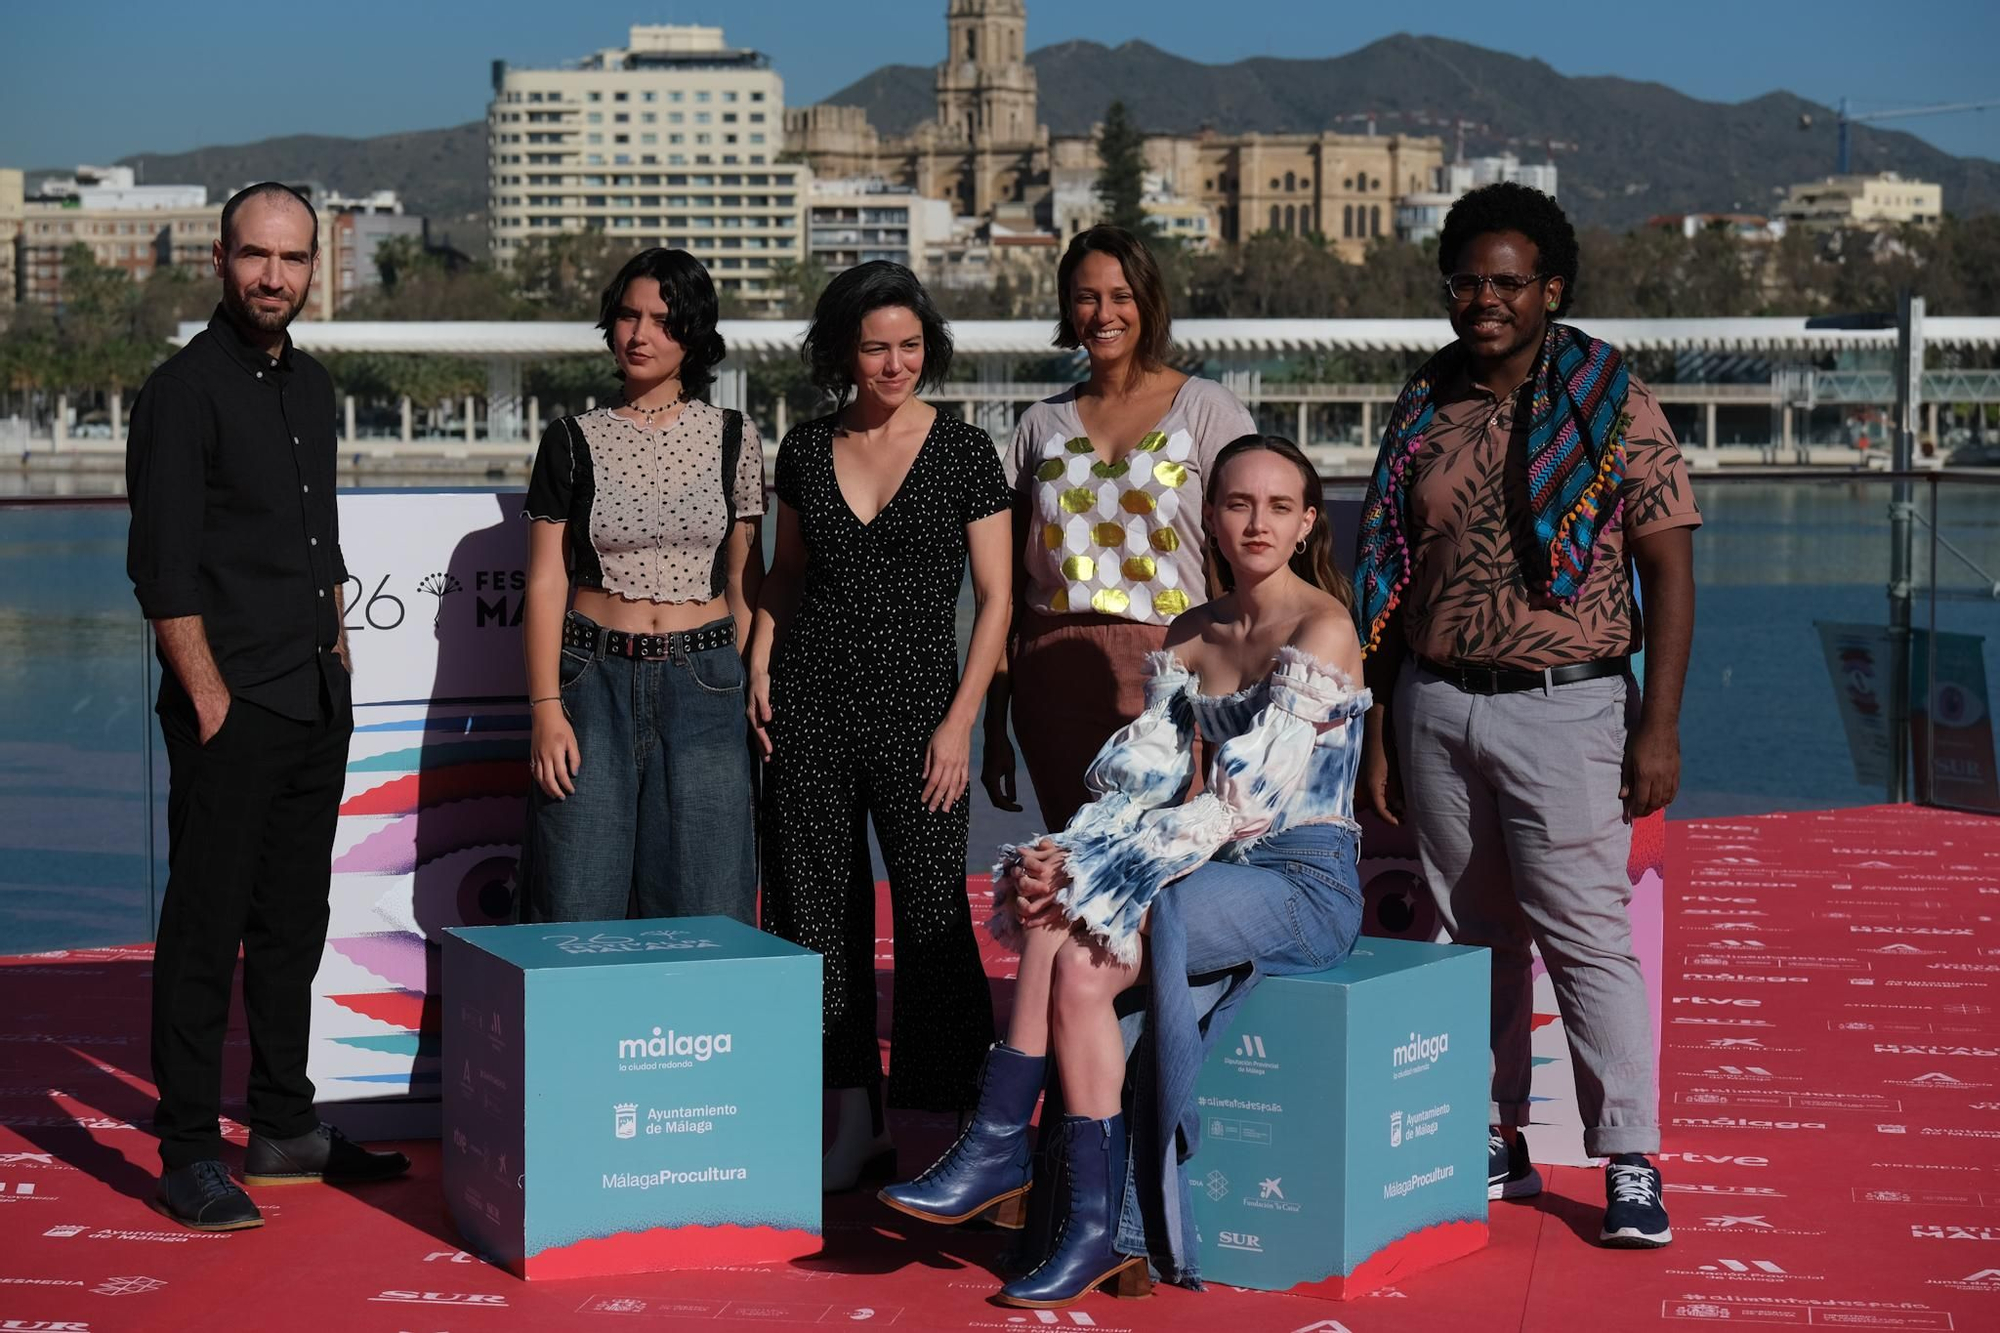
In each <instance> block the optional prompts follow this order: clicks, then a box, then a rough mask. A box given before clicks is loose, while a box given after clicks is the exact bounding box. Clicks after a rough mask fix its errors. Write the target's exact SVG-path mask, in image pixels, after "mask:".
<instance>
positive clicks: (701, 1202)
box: [443, 917, 820, 1278]
mask: <svg viewBox="0 0 2000 1333" xmlns="http://www.w3.org/2000/svg"><path fill="white" fill-rule="evenodd" d="M445 935H446V943H445V951H444V972H445V983H446V989H445V994H446V996H447V997H448V998H447V1000H446V1001H445V1003H446V1005H447V1012H446V1014H445V1016H444V1145H443V1146H444V1183H445V1198H446V1203H447V1205H448V1207H449V1208H450V1211H451V1215H452V1218H453V1219H454V1220H455V1221H456V1222H457V1223H458V1227H459V1230H460V1231H461V1232H462V1233H463V1234H464V1236H465V1238H466V1241H467V1242H468V1248H470V1249H474V1250H476V1251H478V1252H479V1253H481V1254H483V1255H485V1256H486V1257H488V1258H489V1259H492V1260H493V1261H494V1262H496V1263H499V1264H501V1265H502V1266H504V1267H506V1268H507V1269H509V1270H510V1271H512V1272H514V1273H517V1274H519V1275H520V1276H522V1277H526V1278H543V1277H587V1276H596V1275H602V1274H610V1273H632V1272H644V1271H648V1270H652V1269H662V1268H696V1267H707V1266H712V1265H716V1264H736V1263H756V1262H760V1261H769V1260H775V1259H790V1258H795V1257H797V1256H799V1255H802V1254H810V1253H813V1252H815V1251H817V1250H818V1249H819V1248H820V1194H819V1176H820V1171H819V1135H820V960H819V955H817V954H815V953H813V952H811V951H810V950H807V949H802V948H799V947H798V946H797V945H794V944H789V943H786V942H785V941H783V940H780V939H777V938H776V937H774V936H771V935H766V934H764V933H763V932H761V931H757V930H753V929H751V928H750V927H748V926H745V925H741V924H739V923H738V922H735V921H731V920H728V919H726V918H723V917H687V918H682V919H676V920H670V921H593V922H572V923H569V924H565V925H529V926H482V927H473V928H461V929H454V930H448V931H446V932H445Z"/></svg>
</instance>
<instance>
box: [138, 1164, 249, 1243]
mask: <svg viewBox="0 0 2000 1333" xmlns="http://www.w3.org/2000/svg"><path fill="white" fill-rule="evenodd" d="M159 1204H160V1211H161V1212H163V1213H165V1214H166V1215H167V1216H168V1217H171V1218H173V1219H174V1221H176V1222H178V1223H180V1224H181V1225H182V1226H184V1227H191V1228H193V1229H194V1230H196V1231H247V1230H249V1229H250V1228H251V1227H261V1226H263V1225H264V1215H263V1214H262V1213H260V1212H258V1211H257V1205H256V1204H254V1203H252V1202H250V1196H249V1195H247V1194H245V1193H244V1192H243V1187H242V1186H241V1185H238V1184H237V1183H236V1182H235V1181H233V1180H231V1179H230V1178H229V1168H228V1167H226V1166H224V1165H223V1164H222V1163H221V1162H218V1161H216V1160H215V1159H213V1158H210V1159H208V1160H206V1161H201V1162H190V1163H188V1164H187V1165H186V1166H182V1167H175V1168H174V1169H173V1170H171V1171H162V1172H161V1173H160V1192H159Z"/></svg>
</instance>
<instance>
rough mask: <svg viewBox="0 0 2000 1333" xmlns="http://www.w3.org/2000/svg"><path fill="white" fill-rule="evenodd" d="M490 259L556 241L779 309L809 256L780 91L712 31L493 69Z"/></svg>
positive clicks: (761, 67) (673, 32)
mask: <svg viewBox="0 0 2000 1333" xmlns="http://www.w3.org/2000/svg"><path fill="white" fill-rule="evenodd" d="M486 140H487V164H488V165H487V171H488V196H489V197H488V208H489V213H490V216H491V218H492V248H493V257H494V259H495V260H496V261H497V262H499V263H502V264H506V263H510V262H511V261H512V260H513V259H514V257H515V256H516V255H517V254H519V253H520V250H521V247H522V246H524V245H526V244H529V243H531V242H532V241H534V240H535V239H537V238H539V237H549V236H555V235H560V234H562V233H564V232H577V231H601V232H603V233H604V234H605V235H607V236H610V237H612V238H614V239H617V240H625V241H629V242H630V243H631V248H632V249H633V250H634V251H637V250H640V249H643V248H645V247H647V246H653V245H666V246H673V247H678V248H681V249H686V250H689V251H691V252H693V253H694V255H695V256H696V257H697V258H699V259H700V260H701V261H702V262H703V263H704V264H705V265H707V267H708V270H709V272H710V274H712V275H713V276H714V278H715V281H716V286H717V287H718V288H719V289H720V290H722V291H723V292H724V293H726V294H727V293H733V294H735V295H736V296H737V297H739V298H740V299H741V300H742V301H744V302H746V303H748V304H750V305H752V306H759V305H773V304H775V303H777V302H778V301H780V300H781V299H782V298H783V293H782V292H780V291H778V290H777V289H776V287H775V285H774V283H773V276H774V269H775V268H776V266H777V265H778V264H779V263H781V262H785V261H792V262H798V261H802V260H803V259H804V258H805V254H806V228H805V225H804V223H805V199H806V189H807V186H808V185H809V184H810V182H811V173H810V170H809V168H807V167H806V166H804V165H803V164H801V163H797V162H781V161H780V160H779V158H780V157H781V155H783V153H784V148H785V91H784V81H783V80H782V79H781V78H780V77H779V76H778V74H777V73H776V72H775V71H774V70H773V69H772V68H771V64H770V60H769V58H768V57H767V56H765V55H764V54H762V53H761V52H757V51H750V50H740V49H735V48H731V47H729V46H727V45H726V44H725V43H724V41H723V30H722V29H721V28H710V27H693V26H677V25H656V24H635V25H633V27H632V28H631V31H630V34H629V41H628V44H627V45H626V46H624V47H620V48H611V49H606V50H602V51H599V52H596V53H595V54H593V55H590V56H587V57H585V58H583V59H582V60H580V61H577V62H574V63H572V64H570V65H566V66H562V67H550V68H528V67H512V66H509V65H507V64H506V63H505V62H501V61H496V62H495V63H494V66H493V101H492V103H491V104H490V105H489V106H488V108H487V119H486Z"/></svg>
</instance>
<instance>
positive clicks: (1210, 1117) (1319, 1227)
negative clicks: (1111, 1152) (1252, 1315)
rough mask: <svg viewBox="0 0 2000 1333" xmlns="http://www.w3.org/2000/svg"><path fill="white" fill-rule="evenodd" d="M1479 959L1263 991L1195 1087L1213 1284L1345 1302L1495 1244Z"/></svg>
mask: <svg viewBox="0 0 2000 1333" xmlns="http://www.w3.org/2000/svg"><path fill="white" fill-rule="evenodd" d="M1487 974H1488V955H1487V952H1486V950H1484V949H1467V948H1460V947H1458V946H1456V945H1445V944H1426V943H1418V942H1415V941H1410V940H1386V939H1367V938H1364V939H1362V940H1360V941H1359V942H1358V943H1357V945H1356V947H1355V949H1354V952H1353V953H1352V954H1351V955H1350V956H1349V957H1348V959H1347V961H1346V962H1344V963H1342V964H1341V965H1340V966H1339V967H1335V968H1330V969H1328V970H1327V971H1324V972H1314V973H1310V974H1308V975H1305V976H1294V977H1267V978H1265V980H1264V981H1263V982H1262V983H1261V984H1260V985H1259V986H1258V987H1257V989H1256V990H1255V991H1254V992H1252V993H1251V995H1250V998H1249V999H1248V1000H1246V1001H1245V1002H1244V1003H1243V1006H1242V1008H1240V1009H1239V1010H1238V1011H1237V1016H1236V1020H1235V1022H1234V1024H1233V1025H1232V1026H1231V1028H1230V1031H1229V1033H1228V1035H1227V1036H1225V1037H1224V1038H1223V1040H1222V1041H1221V1042H1220V1043H1218V1044H1217V1046H1216V1048H1215V1050H1214V1051H1213V1052H1212V1053H1211V1055H1210V1056H1209V1059H1208V1062H1207V1064H1206V1065H1204V1066H1203V1068H1202V1071H1201V1075H1200V1078H1199V1079H1198V1080H1197V1082H1196V1084H1195V1097H1196V1104H1197V1106H1198V1107H1199V1109H1200V1111H1201V1115H1202V1127H1201V1128H1202V1139H1201V1150H1200V1152H1199V1153H1198V1154H1197V1155H1196V1156H1195V1157H1194V1158H1193V1159H1192V1160H1191V1161H1189V1162H1188V1166H1187V1169H1188V1175H1189V1184H1190V1186H1191V1187H1192V1189H1193V1193H1194V1206H1195V1220H1196V1223H1197V1224H1198V1225H1199V1227H1200V1229H1201V1241H1202V1250H1201V1262H1202V1276H1203V1277H1205V1278H1210V1279H1213V1280H1214V1281H1217V1282H1226V1283H1229V1284H1230V1285H1232V1286H1237V1287H1251V1288H1255V1289H1257V1290H1260V1291H1289V1292H1292V1293H1293V1294H1295V1295H1310V1296H1323V1297H1330V1298H1334V1299H1345V1298H1347V1297H1351V1296H1359V1295H1363V1294H1365V1293H1367V1292H1369V1291H1372V1290H1374V1289H1376V1288H1377V1287H1381V1286H1383V1285H1385V1284H1387V1283H1390V1282H1392V1281H1394V1280H1395V1279H1396V1278H1398V1277H1401V1276H1406V1275H1408V1274H1409V1273H1412V1272H1414V1271H1416V1270H1418V1269H1420V1268H1427V1267H1430V1266H1432V1265H1434V1264H1439V1263H1443V1262H1444V1261H1446V1260H1448V1259H1455V1258H1457V1257H1459V1256H1460V1255H1463V1254H1470V1253H1471V1252H1472V1251H1474V1250H1477V1249H1479V1248H1480V1247H1482V1246H1483V1245H1485V1244H1486V1116H1487V1106H1488V1069H1489V1059H1490V1057H1489V1055H1488V1051H1487V1012H1488V1006H1489V997H1488V990H1487Z"/></svg>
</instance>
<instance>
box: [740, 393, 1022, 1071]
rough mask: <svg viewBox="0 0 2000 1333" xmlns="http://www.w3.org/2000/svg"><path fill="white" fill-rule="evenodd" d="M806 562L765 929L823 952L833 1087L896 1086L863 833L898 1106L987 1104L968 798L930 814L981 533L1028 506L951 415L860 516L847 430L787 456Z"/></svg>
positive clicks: (807, 440)
mask: <svg viewBox="0 0 2000 1333" xmlns="http://www.w3.org/2000/svg"><path fill="white" fill-rule="evenodd" d="M777 492H778V498H779V499H780V500H782V501H783V502H784V503H785V504H787V505H790V506H791V507H792V509H793V510H794V511H795V512H796V513H797V514H798V519H799V528H800V531H801V533H802V534H803V536H804V539H805V548H806V568H805V575H804V580H803V586H802V587H801V589H800V593H799V600H798V606H797V609H796V610H795V611H794V612H793V615H792V619H791V624H790V626H789V628H788V629H787V631H786V633H785V635H784V637H783V638H782V639H781V640H780V641H779V642H778V643H777V644H776V645H775V647H774V653H773V659H772V665H771V710H772V722H771V728H770V730H771V741H772V745H773V747H774V754H773V756H772V759H771V763H770V766H769V768H768V769H767V770H766V782H765V798H766V799H765V809H764V829H765V839H766V842H765V853H764V928H765V929H766V930H769V931H771V932H772V933H774V934H776V935H780V936H782V937H784V938H785V939H788V940H792V941H794V942H796V943H798V944H802V945H804V946H805V947H807V948H809V949H812V950H814V951H816V952H817V953H819V954H820V955H822V957H823V959H824V964H823V966H824V969H825V971H824V977H825V1029H824V1032H825V1059H824V1064H823V1069H824V1073H825V1083H826V1086H827V1087H830V1088H854V1087H867V1086H871V1085H873V1084H874V1083H875V1082H876V1080H878V1079H879V1078H880V1077H881V1068H882V1066H881V1055H880V1050H879V1048H878V1046H877V1042H876V1030H875V1024H876V1012H875V891H874V890H875V886H874V874H873V871H872V870H871V868H870V864H869V858H868V846H867V837H866V832H865V823H866V821H867V819H868V818H869V817H871V816H872V817H873V819H874V821H875V836H876V838H877V840H878V841H879V842H880V843H881V846H882V859H883V861H884V863H885V864H886V865H887V867H888V871H889V894H890V903H891V913H892V919H893V925H894V931H895V960H896V970H895V992H894V1006H893V1009H894V1017H893V1030H892V1032H891V1039H890V1060H889V1086H888V1102H889V1104H890V1105H892V1106H901V1107H909V1108H913V1109H920V1110H935V1111H950V1110H959V1109H961V1108H963V1107H966V1106H969V1105H971V1103H972V1101H973V1100H974V1098H975V1096H976V1092H977V1086H976V1085H977V1082H978V1075H979V1065H980V1061H981V1059H982V1058H983V1057H984V1055H985V1052H986V1048H987V1046H988V1045H989V1044H990V1043H991V1042H992V1040H993V1007H992V998H991V996H990V995H989V994H988V991H987V985H986V976H985V973H984V971H983V970H982V969H981V967H980V963H979V946H978V943H977V941H976V940H975V938H974V936H973V933H972V914H971V909H970V906H969V904H968V900H967V896H966V887H965V852H966V837H967V834H968V830H969V826H970V818H971V804H970V800H969V797H967V796H961V797H960V798H959V799H958V801H957V803H956V804H954V805H952V806H950V807H949V808H947V809H944V810H940V811H936V812H932V811H928V810H926V809H924V805H923V800H922V792H923V786H924V777H923V772H924V752H925V749H926V747H927V746H928V745H929V743H930V738H931V733H932V732H934V731H936V730H937V728H938V725H939V724H940V723H941V722H943V721H944V716H945V713H946V711H947V710H948V709H949V708H950V707H951V701H952V696H953V694H954V693H955V692H956V691H957V688H958V679H959V664H958V631H957V603H958V591H959V585H960V583H961V581H962V580H963V578H964V574H965V565H966V539H965V529H966V526H967V525H968V524H970V523H974V522H977V521H978V520H979V519H982V518H986V517H988V516H990V515H993V514H997V513H1000V512H1002V511H1004V510H1006V509H1008V508H1009V507H1010V506H1011V505H1012V503H1013V493H1012V491H1010V490H1009V489H1008V487H1007V484H1006V478H1005V477H1004V475H1003V474H1002V472H1001V468H1000V462H999V457H998V455H997V454H996V452H995V451H994V448H993V443H992V441H991V440H990V439H989V438H988V437H987V435H986V433H985V432H984V431H982V430H980V429H978V428H977V427H975V426H971V425H968V424H966V423H965V422H963V421H959V420H956V419H954V418H951V417H948V416H946V415H944V414H943V413H940V414H939V415H938V418H937V421H936V424H934V425H933V426H932V427H931V430H930V434H929V435H928V436H927V437H926V438H925V440H924V443H923V445H922V447H921V449H920V450H919V451H918V453H917V457H916V460H915V461H914V462H913V463H912V464H911V465H910V471H909V474H908V475H907V476H906V477H905V479H904V481H903V483H902V486H901V488H900V489H898V490H897V492H896V493H895V495H894V496H893V497H892V498H891V499H890V501H889V503H888V504H887V505H886V506H885V507H884V508H883V509H882V511H881V513H879V514H877V515H876V516H875V518H874V519H873V520H872V521H871V522H869V523H866V524H864V523H862V522H861V520H860V519H859V518H857V517H856V516H855V514H854V511H853V510H851V509H850V508H849V507H848V505H847V501H846V499H845V497H844V496H843V495H842V494H841V490H840V486H839V483H838V482H837V481H836V480H835V478H834V471H833V418H832V417H825V418H822V419H820V420H818V421H810V422H807V423H805V424H804V425H801V426H799V427H798V428H796V429H795V430H793V431H792V432H791V433H790V434H788V435H787V436H786V437H785V440H784V444H783V446H782V448H781V450H780V452H779V454H778V467H777Z"/></svg>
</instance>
